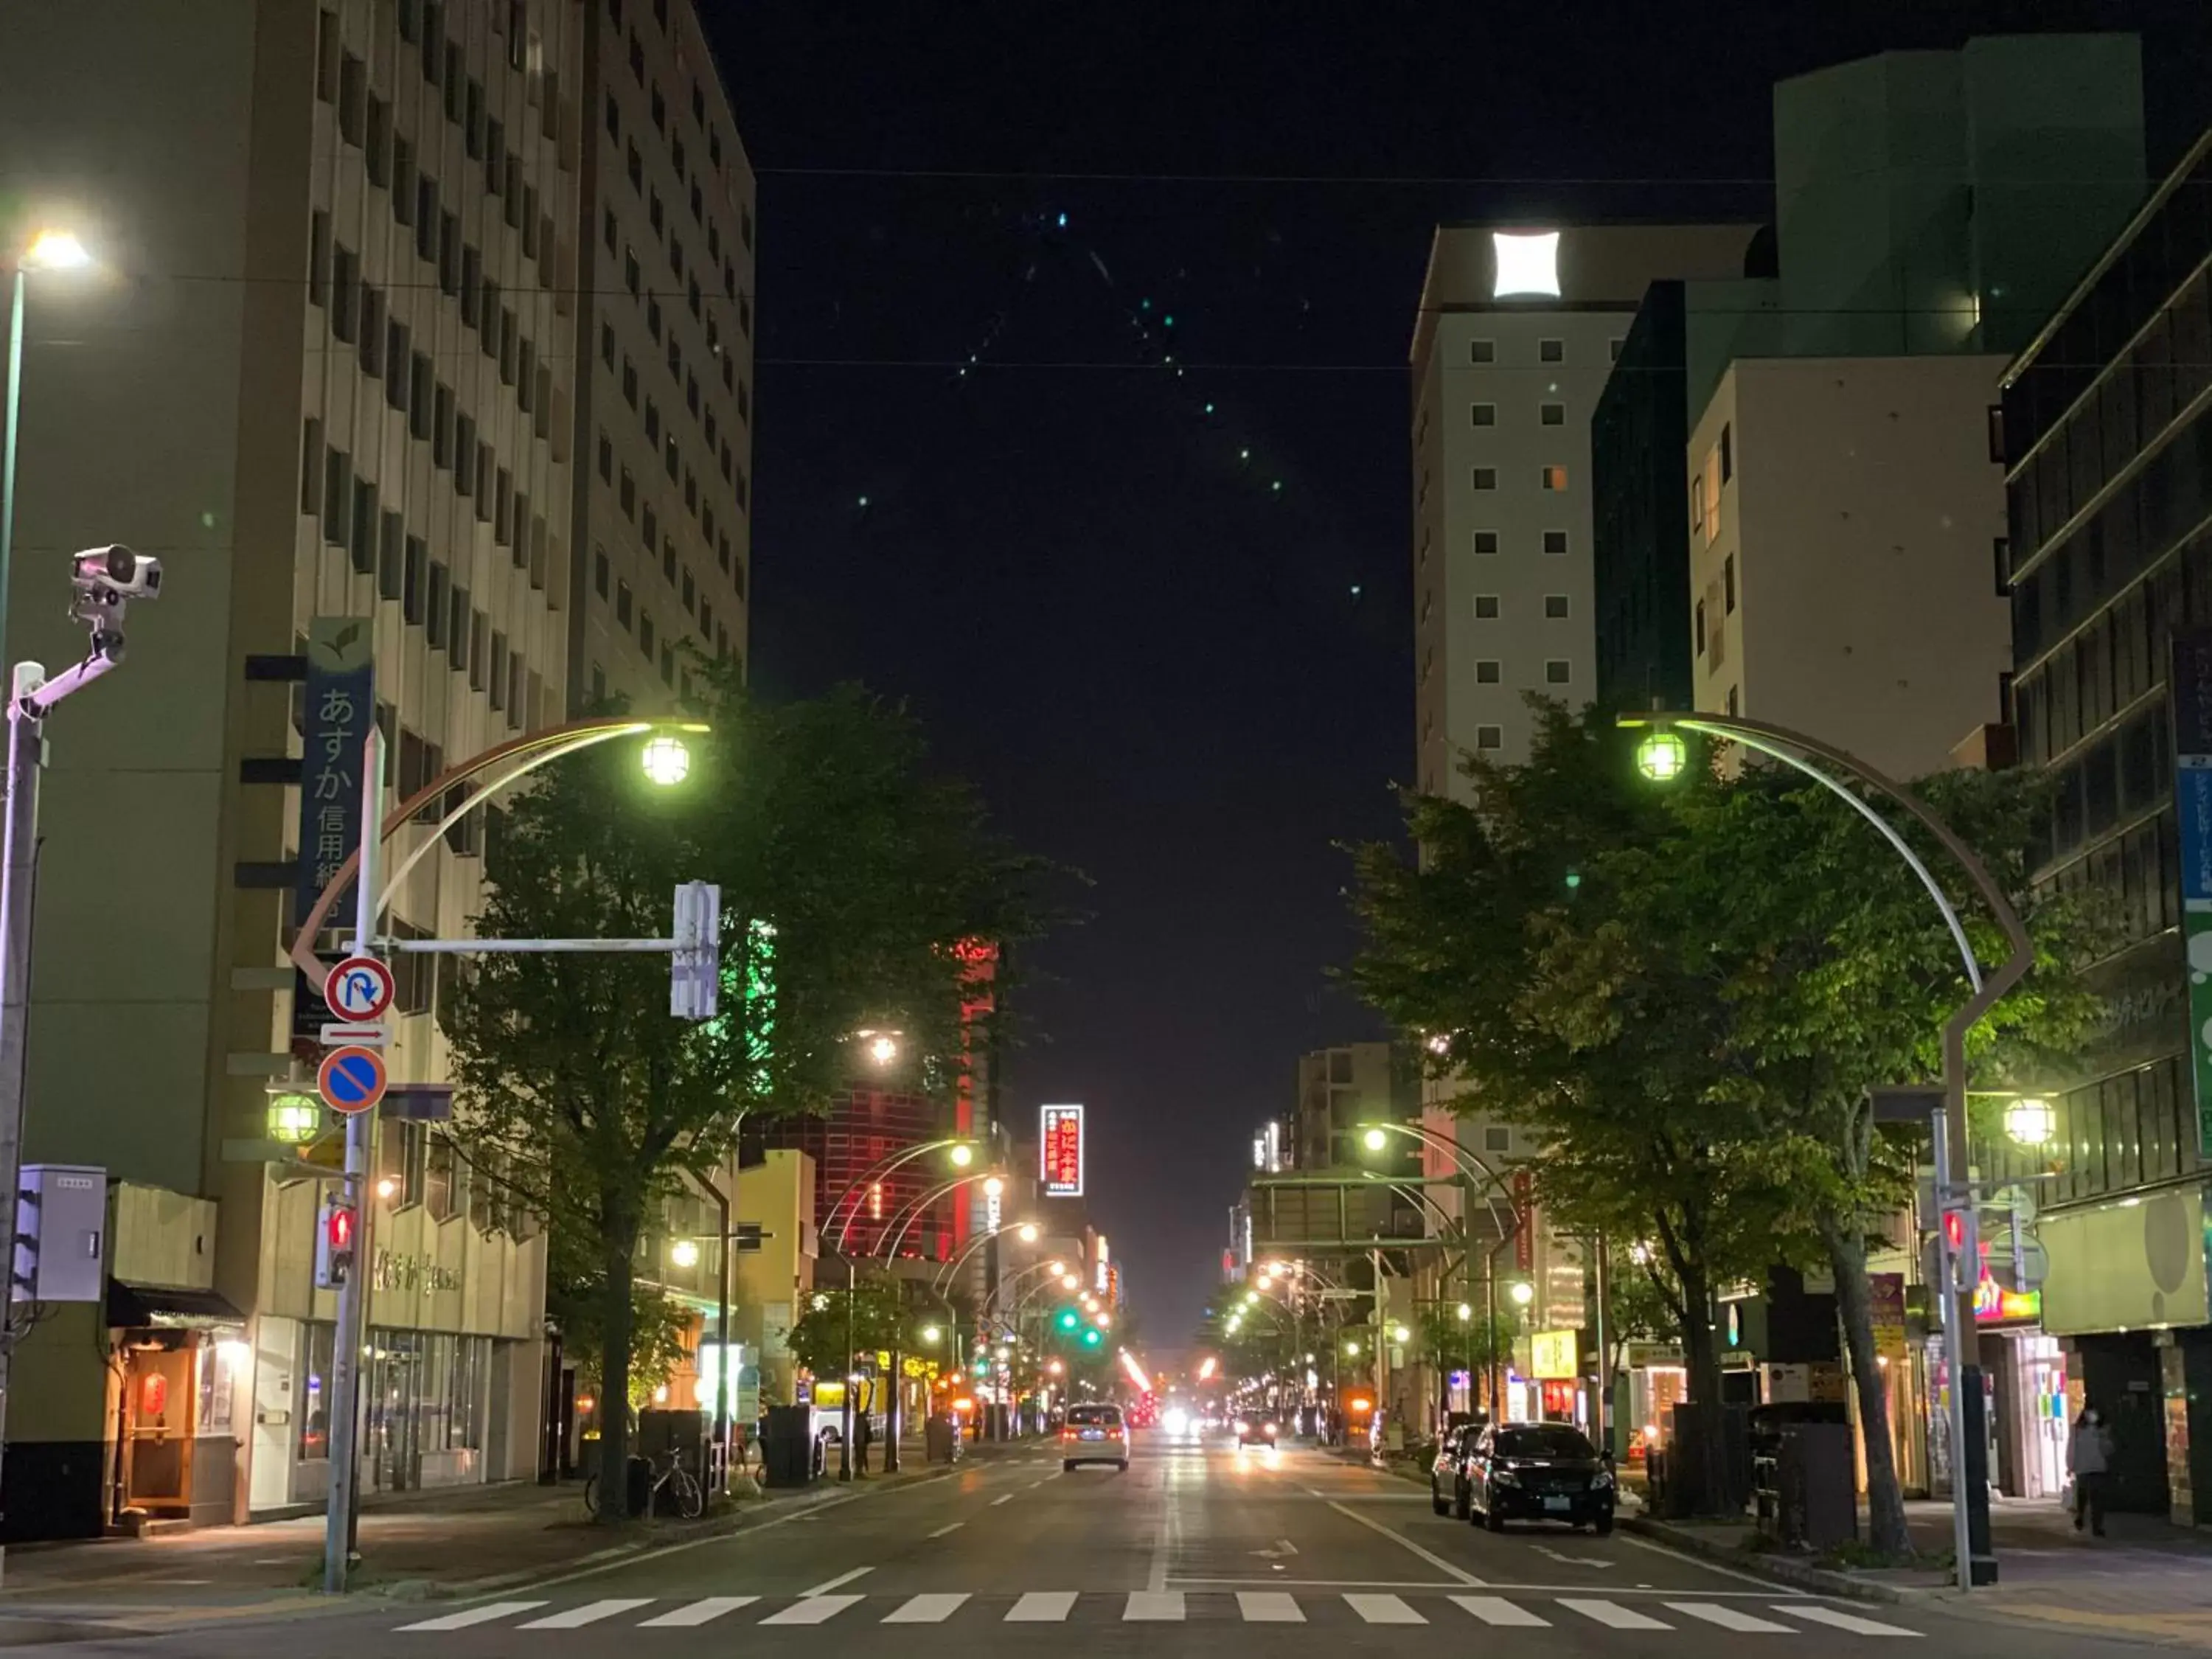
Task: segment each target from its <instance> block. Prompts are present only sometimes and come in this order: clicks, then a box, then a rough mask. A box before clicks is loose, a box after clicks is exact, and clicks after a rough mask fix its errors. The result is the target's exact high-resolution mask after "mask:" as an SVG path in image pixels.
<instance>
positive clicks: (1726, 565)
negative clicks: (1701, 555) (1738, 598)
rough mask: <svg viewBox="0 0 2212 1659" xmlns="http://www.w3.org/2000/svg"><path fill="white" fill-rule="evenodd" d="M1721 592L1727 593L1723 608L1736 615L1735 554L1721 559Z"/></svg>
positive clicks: (1726, 612)
mask: <svg viewBox="0 0 2212 1659" xmlns="http://www.w3.org/2000/svg"><path fill="white" fill-rule="evenodd" d="M1721 592H1722V593H1723V595H1725V599H1724V601H1723V606H1722V609H1723V611H1724V612H1725V614H1727V615H1729V616H1731V617H1733V616H1734V615H1735V554H1733V553H1731V554H1729V556H1728V557H1726V558H1725V559H1723V560H1722V561H1721Z"/></svg>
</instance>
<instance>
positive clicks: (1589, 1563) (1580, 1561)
mask: <svg viewBox="0 0 2212 1659" xmlns="http://www.w3.org/2000/svg"><path fill="white" fill-rule="evenodd" d="M1536 1553H1537V1554H1539V1555H1548V1556H1550V1557H1551V1558H1552V1559H1553V1560H1554V1561H1557V1562H1559V1563H1560V1564H1561V1565H1564V1566H1570V1567H1609V1566H1611V1565H1613V1563H1612V1562H1610V1561H1608V1560H1607V1559H1605V1558H1604V1557H1603V1556H1601V1555H1562V1554H1560V1553H1559V1551H1557V1550H1555V1549H1549V1548H1547V1547H1545V1546H1544V1545H1541V1544H1539V1545H1537V1546H1536Z"/></svg>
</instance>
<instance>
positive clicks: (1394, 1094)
mask: <svg viewBox="0 0 2212 1659" xmlns="http://www.w3.org/2000/svg"><path fill="white" fill-rule="evenodd" d="M1420 1115H1421V1092H1420V1077H1419V1072H1418V1069H1417V1068H1416V1066H1414V1064H1413V1057H1412V1056H1411V1055H1410V1054H1407V1053H1406V1052H1405V1051H1403V1050H1402V1049H1401V1048H1399V1047H1398V1046H1397V1045H1396V1044H1395V1043H1389V1042H1350V1043H1346V1044H1345V1045H1343V1046H1342V1047H1340V1048H1317V1049H1316V1050H1315V1051H1314V1052H1313V1053H1311V1054H1300V1055H1299V1056H1298V1095H1297V1113H1296V1115H1295V1117H1294V1119H1293V1129H1292V1133H1293V1137H1294V1141H1295V1145H1296V1149H1297V1167H1298V1168H1299V1169H1301V1170H1316V1171H1319V1170H1337V1169H1350V1168H1360V1167H1364V1168H1370V1169H1378V1170H1379V1169H1389V1168H1396V1169H1401V1170H1413V1169H1418V1168H1419V1164H1420V1161H1421V1160H1420V1149H1419V1145H1418V1143H1417V1142H1416V1141H1415V1140H1413V1139H1412V1138H1411V1137H1408V1136H1404V1135H1393V1136H1392V1137H1391V1143H1392V1144H1391V1145H1390V1146H1389V1148H1388V1149H1387V1150H1386V1151H1384V1152H1382V1153H1379V1154H1377V1153H1371V1152H1368V1151H1367V1150H1366V1149H1365V1148H1364V1146H1361V1145H1360V1142H1359V1137H1360V1133H1361V1127H1360V1126H1362V1125H1363V1124H1368V1123H1376V1122H1390V1123H1410V1122H1413V1121H1415V1120H1417V1119H1418V1118H1419V1116H1420Z"/></svg>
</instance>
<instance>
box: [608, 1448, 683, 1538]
mask: <svg viewBox="0 0 2212 1659" xmlns="http://www.w3.org/2000/svg"><path fill="white" fill-rule="evenodd" d="M652 1462H653V1486H652V1489H651V1490H650V1491H648V1492H647V1493H646V1495H645V1512H646V1513H647V1515H652V1514H653V1513H654V1512H655V1511H657V1510H659V1507H660V1490H661V1488H662V1487H664V1486H665V1487H667V1488H668V1499H669V1502H670V1503H671V1504H672V1505H674V1507H675V1510H676V1513H677V1514H678V1516H681V1517H682V1518H683V1519H684V1520H686V1521H696V1520H697V1519H698V1518H699V1516H700V1513H701V1511H702V1510H704V1509H705V1508H706V1506H707V1498H706V1494H705V1493H703V1492H701V1491H700V1490H699V1483H698V1481H697V1480H695V1479H693V1478H692V1474H691V1471H690V1470H689V1469H687V1468H684V1465H683V1462H682V1461H681V1460H680V1459H679V1458H678V1456H677V1455H676V1449H675V1448H674V1447H672V1446H671V1447H670V1448H668V1449H666V1450H665V1451H659V1452H655V1453H654V1454H653V1459H652ZM599 1498H600V1487H599V1476H598V1475H596V1474H594V1475H592V1477H591V1479H589V1480H586V1481H585V1482H584V1507H585V1508H586V1509H587V1510H590V1511H591V1512H592V1514H593V1515H598V1514H599V1513H600V1510H599Z"/></svg>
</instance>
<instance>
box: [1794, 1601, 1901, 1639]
mask: <svg viewBox="0 0 2212 1659" xmlns="http://www.w3.org/2000/svg"><path fill="white" fill-rule="evenodd" d="M1774 1610H1775V1612H1777V1613H1788V1614H1790V1616H1791V1617H1792V1618H1794V1619H1809V1620H1812V1621H1813V1622H1814V1624H1816V1625H1832V1626H1835V1627H1836V1628H1837V1629H1838V1630H1847V1631H1849V1632H1851V1634H1852V1635H1854V1636H1917V1635H1919V1634H1920V1632H1918V1631H1917V1630H1907V1629H1905V1626H1902V1625H1885V1624H1883V1623H1882V1622H1881V1620H1879V1619H1862V1618H1860V1617H1859V1616H1858V1614H1857V1613H1845V1612H1844V1611H1843V1610H1842V1609H1841V1608H1839V1607H1814V1606H1811V1605H1809V1604H1805V1605H1801V1604H1800V1603H1798V1602H1796V1601H1777V1602H1776V1603H1775V1604H1774Z"/></svg>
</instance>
